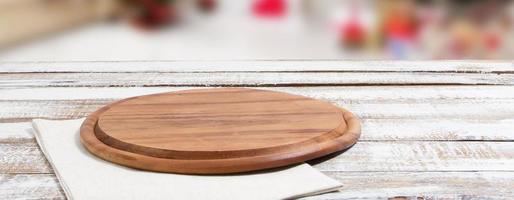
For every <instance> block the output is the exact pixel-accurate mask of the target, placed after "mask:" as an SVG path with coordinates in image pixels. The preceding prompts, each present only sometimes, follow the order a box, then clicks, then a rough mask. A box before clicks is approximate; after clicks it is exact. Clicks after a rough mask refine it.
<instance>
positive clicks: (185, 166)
mask: <svg viewBox="0 0 514 200" xmlns="http://www.w3.org/2000/svg"><path fill="white" fill-rule="evenodd" d="M359 135H360V122H359V120H358V119H357V118H356V117H355V116H354V115H353V114H352V113H350V112H348V111H346V110H344V109H342V108H339V107H336V106H334V105H332V104H330V103H328V102H324V101H319V100H315V99H312V98H307V97H303V96H298V95H292V94H286V93H281V92H274V91H267V90H256V89H248V88H217V89H197V90H185V91H179V92H169V93H161V94H153V95H146V96H138V97H132V98H128V99H123V100H120V101H117V102H114V103H112V104H109V105H107V106H105V107H103V108H100V109H99V110H97V111H96V112H94V113H92V114H91V115H89V116H88V117H87V119H86V120H85V121H84V123H83V124H82V127H81V130H80V137H81V141H82V143H83V144H84V146H85V147H86V148H87V149H88V150H89V151H90V152H91V153H93V154H95V155H96V156H98V157H101V158H103V159H105V160H108V161H111V162H114V163H118V164H121V165H125V166H129V167H133V168H138V169H144V170H151V171H159V172H173V173H186V174H225V173H236V172H246V171H253V170H261V169H268V168H274V167H280V166H286V165H290V164H295V163H300V162H303V161H306V160H310V159H313V158H317V157H320V156H324V155H327V154H330V153H333V152H336V151H341V150H343V149H346V148H348V147H350V146H351V145H353V144H354V143H355V142H356V141H357V139H358V138H359Z"/></svg>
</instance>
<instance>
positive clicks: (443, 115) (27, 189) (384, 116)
mask: <svg viewBox="0 0 514 200" xmlns="http://www.w3.org/2000/svg"><path fill="white" fill-rule="evenodd" d="M206 87H250V88H261V89H266V90H274V91H282V92H287V93H291V94H298V95H303V96H307V97H312V98H316V99H321V100H325V101H329V102H331V103H333V104H335V105H338V106H341V107H344V108H346V109H348V110H350V111H351V112H353V113H354V114H356V115H357V116H358V117H359V118H361V121H362V135H361V137H360V140H359V142H358V143H357V144H356V145H354V146H353V147H352V148H350V149H349V150H347V151H346V152H344V153H342V154H338V155H334V156H333V157H331V158H328V159H321V160H320V159H318V160H314V161H311V162H310V164H312V165H313V166H314V167H315V168H316V169H318V170H320V171H321V172H323V173H324V174H326V175H328V176H330V177H332V178H334V179H337V180H339V181H340V182H342V184H343V185H344V186H343V187H342V189H341V190H340V191H339V192H333V193H328V194H324V195H319V196H314V197H308V198H307V199H377V198H379V199H383V198H394V197H398V198H406V199H420V198H421V199H514V63H512V62H510V61H424V62H417V61H337V60H317V61H315V60H262V61H252V60H240V61H237V60H236V61H164V60H163V61H110V62H108V61H96V62H72V61H70V62H0V199H65V196H64V194H63V192H62V189H61V187H60V186H59V183H58V181H57V179H56V177H55V175H54V172H53V171H52V169H51V167H50V165H49V164H48V162H47V160H46V159H45V157H44V156H43V154H42V152H41V150H40V149H39V147H38V145H37V143H36V140H35V138H34V135H33V130H32V128H31V123H30V121H31V120H32V119H34V118H45V119H75V118H81V117H85V116H87V115H88V114H89V113H91V112H93V111H95V110H96V109H98V108H100V107H102V106H104V105H106V104H108V103H110V102H113V101H115V100H119V99H123V98H127V97H131V96H137V95H144V94H152V93H158V92H169V91H178V90H184V89H193V88H206Z"/></svg>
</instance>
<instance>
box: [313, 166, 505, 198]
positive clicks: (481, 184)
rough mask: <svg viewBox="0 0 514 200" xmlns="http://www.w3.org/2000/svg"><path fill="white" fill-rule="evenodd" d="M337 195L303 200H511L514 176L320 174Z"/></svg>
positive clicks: (485, 174)
mask: <svg viewBox="0 0 514 200" xmlns="http://www.w3.org/2000/svg"><path fill="white" fill-rule="evenodd" d="M324 173H325V174H327V175H328V176H330V177H332V178H335V179H336V180H339V181H340V182H341V183H342V184H343V187H342V188H341V190H340V191H339V192H334V193H328V194H324V195H319V196H313V197H309V198H306V199H387V198H392V197H407V198H408V199H418V197H419V198H422V199H511V198H514V190H512V188H513V186H514V172H373V173H366V172H355V173H348V172H324Z"/></svg>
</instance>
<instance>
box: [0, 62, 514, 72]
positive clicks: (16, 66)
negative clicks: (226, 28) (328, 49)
mask: <svg viewBox="0 0 514 200" xmlns="http://www.w3.org/2000/svg"><path fill="white" fill-rule="evenodd" d="M277 61H280V62H277ZM202 71H203V72H216V71H217V72H220V71H375V72H381V71H394V72H416V71H417V72H424V71H425V72H467V73H512V72H513V71H514V63H513V62H512V61H478V60H476V61H473V60H468V61H451V60H444V61H422V62H419V61H342V60H231V61H226V60H196V61H192V60H190V61H187V60H182V61H181V60H175V61H172V60H169V61H166V60H162V61H155V60H154V61H78V62H73V61H68V62H48V61H46V62H37V61H36V62H34V61H30V62H5V61H4V62H0V72H202Z"/></svg>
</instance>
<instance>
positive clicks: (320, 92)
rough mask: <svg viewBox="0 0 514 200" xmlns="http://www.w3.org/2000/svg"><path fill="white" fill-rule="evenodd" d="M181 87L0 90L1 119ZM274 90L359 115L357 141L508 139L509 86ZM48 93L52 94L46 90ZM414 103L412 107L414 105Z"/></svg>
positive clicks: (73, 112)
mask: <svg viewBox="0 0 514 200" xmlns="http://www.w3.org/2000/svg"><path fill="white" fill-rule="evenodd" d="M180 89H183V88H174V87H171V88H168V87H163V88H160V87H159V88H39V89H10V90H0V92H1V93H2V94H3V95H2V96H0V106H2V107H8V108H10V109H3V110H0V120H1V121H3V122H11V121H29V120H31V119H32V118H51V119H70V118H79V117H84V116H86V115H87V114H89V113H91V112H92V111H94V110H95V109H97V108H99V107H101V106H102V105H105V104H107V103H109V102H111V101H113V100H115V99H119V98H126V97H129V96H134V95H143V94H149V93H156V92H164V91H176V90H180ZM273 90H277V91H284V92H290V93H294V94H300V95H305V96H309V97H313V98H317V99H324V100H327V101H331V102H334V103H336V104H338V105H341V106H343V107H346V108H348V109H350V110H351V111H353V112H354V113H356V114H357V115H359V116H360V117H361V118H362V119H363V131H362V132H363V134H362V137H361V140H513V139H514V134H513V130H514V120H513V119H512V117H511V116H512V115H513V113H514V110H513V109H514V106H513V103H514V101H513V99H514V87H498V86H484V87H463V86H461V87H448V86H440V87H430V88H427V87H400V88H397V87H304V88H273ZM49 94H52V95H49ZM414 108H415V109H414Z"/></svg>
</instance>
